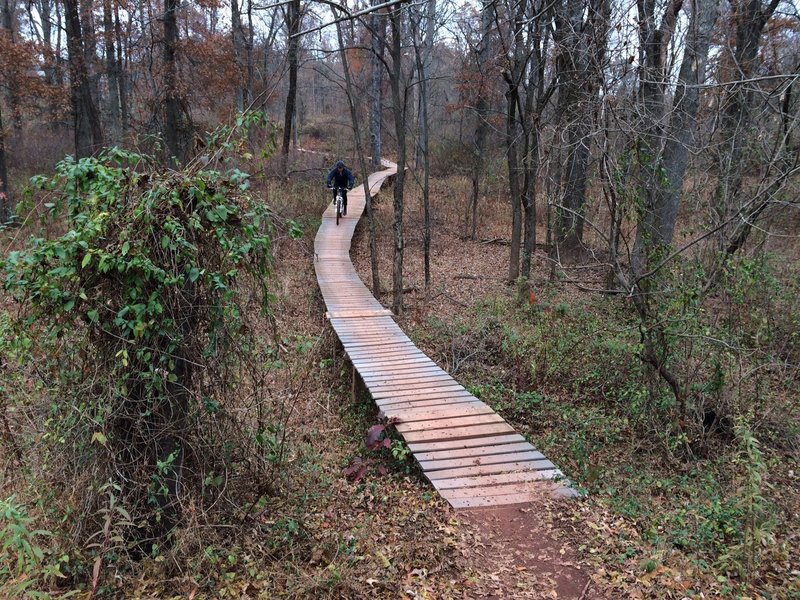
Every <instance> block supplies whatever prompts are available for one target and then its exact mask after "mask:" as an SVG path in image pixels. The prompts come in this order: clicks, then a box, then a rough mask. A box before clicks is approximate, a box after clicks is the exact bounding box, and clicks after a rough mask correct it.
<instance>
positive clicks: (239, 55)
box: [231, 0, 246, 112]
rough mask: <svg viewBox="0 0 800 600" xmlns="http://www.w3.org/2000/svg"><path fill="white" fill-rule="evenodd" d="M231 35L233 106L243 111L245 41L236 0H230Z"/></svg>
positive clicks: (240, 14)
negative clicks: (233, 80)
mask: <svg viewBox="0 0 800 600" xmlns="http://www.w3.org/2000/svg"><path fill="white" fill-rule="evenodd" d="M231 37H232V38H233V64H234V66H235V68H236V85H235V92H234V96H235V100H234V101H235V104H236V106H235V108H236V111H237V112H244V100H245V95H246V93H245V87H244V85H242V79H243V78H244V77H245V65H244V64H243V56H244V54H245V47H244V46H245V41H244V34H243V32H242V13H241V11H240V7H239V1H238V0H231Z"/></svg>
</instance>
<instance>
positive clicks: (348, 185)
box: [328, 160, 356, 216]
mask: <svg viewBox="0 0 800 600" xmlns="http://www.w3.org/2000/svg"><path fill="white" fill-rule="evenodd" d="M355 181H356V179H355V177H353V173H352V171H350V169H348V168H347V167H346V166H345V165H344V161H342V160H340V161H339V162H337V163H336V166H334V167H333V169H331V172H330V173H328V189H332V190H333V201H334V202H336V188H342V200H343V202H344V204H343V205H342V216H344V215H346V214H347V190H352V189H353V184H354V183H355Z"/></svg>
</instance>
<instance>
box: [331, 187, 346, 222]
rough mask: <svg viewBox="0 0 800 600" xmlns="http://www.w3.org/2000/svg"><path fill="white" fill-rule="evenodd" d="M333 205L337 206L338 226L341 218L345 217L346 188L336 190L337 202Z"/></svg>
mask: <svg viewBox="0 0 800 600" xmlns="http://www.w3.org/2000/svg"><path fill="white" fill-rule="evenodd" d="M333 203H334V205H335V206H336V224H337V225H338V224H339V218H340V217H341V216H343V215H342V213H343V212H344V188H340V187H337V188H336V200H334V202H333Z"/></svg>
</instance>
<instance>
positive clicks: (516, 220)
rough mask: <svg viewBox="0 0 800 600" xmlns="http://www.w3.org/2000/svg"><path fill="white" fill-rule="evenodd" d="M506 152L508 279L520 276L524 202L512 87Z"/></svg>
mask: <svg viewBox="0 0 800 600" xmlns="http://www.w3.org/2000/svg"><path fill="white" fill-rule="evenodd" d="M506 104H507V112H506V153H507V162H508V187H509V192H510V193H511V259H510V261H509V265H508V280H509V281H516V279H517V278H518V277H519V256H520V244H521V241H522V203H521V201H520V191H519V188H520V185H519V166H518V165H519V158H518V156H517V154H518V152H517V146H518V145H519V137H518V136H519V128H518V127H517V91H516V88H514V87H511V88H510V89H509V90H508V91H507V92H506Z"/></svg>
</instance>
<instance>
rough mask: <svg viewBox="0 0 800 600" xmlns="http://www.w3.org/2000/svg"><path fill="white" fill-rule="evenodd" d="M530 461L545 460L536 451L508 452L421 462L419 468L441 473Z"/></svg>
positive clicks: (542, 455)
mask: <svg viewBox="0 0 800 600" xmlns="http://www.w3.org/2000/svg"><path fill="white" fill-rule="evenodd" d="M530 460H546V459H545V457H544V454H542V453H541V452H536V451H526V452H510V453H506V454H487V455H483V454H480V455H478V456H467V457H463V458H450V459H436V460H421V461H419V466H420V467H421V468H422V470H423V471H441V470H444V469H459V468H463V467H477V466H479V465H492V464H498V463H509V462H521V461H530Z"/></svg>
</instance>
